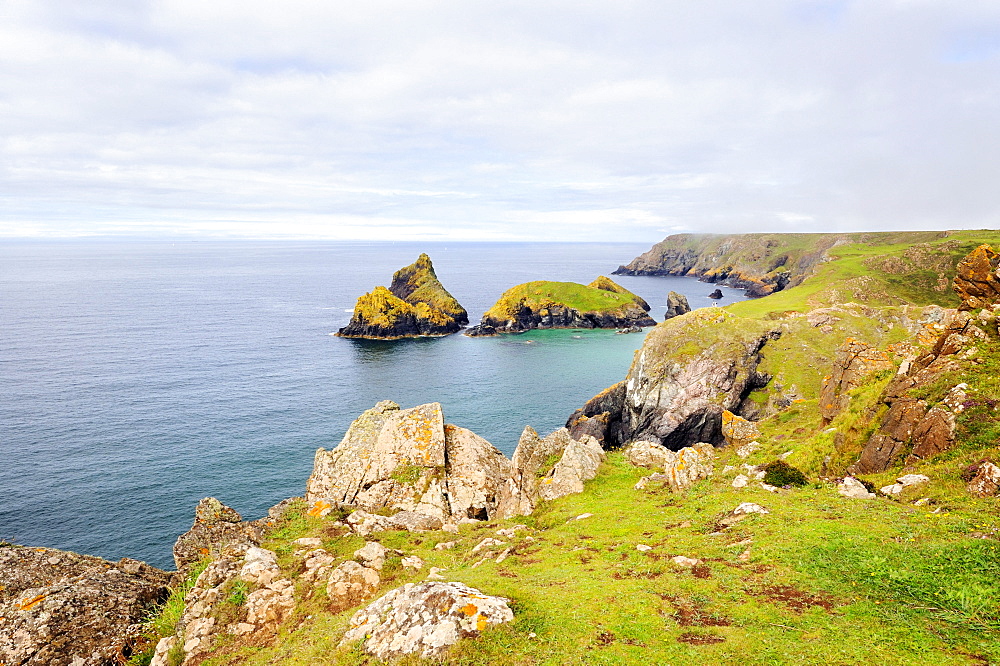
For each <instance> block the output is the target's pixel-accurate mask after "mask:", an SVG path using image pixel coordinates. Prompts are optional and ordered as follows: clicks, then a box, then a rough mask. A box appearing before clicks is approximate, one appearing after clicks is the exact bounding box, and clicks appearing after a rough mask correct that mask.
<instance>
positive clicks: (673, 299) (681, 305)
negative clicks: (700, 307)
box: [663, 291, 691, 319]
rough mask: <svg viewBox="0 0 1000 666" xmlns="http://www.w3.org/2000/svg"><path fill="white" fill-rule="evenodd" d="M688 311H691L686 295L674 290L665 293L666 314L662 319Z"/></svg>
mask: <svg viewBox="0 0 1000 666" xmlns="http://www.w3.org/2000/svg"><path fill="white" fill-rule="evenodd" d="M688 312H691V305H690V304H689V303H688V299H687V296H685V295H684V294H678V293H677V292H676V291H672V292H670V293H669V294H667V314H666V315H664V317H663V318H664V319H672V318H673V317H679V316H681V315H682V314H687V313H688Z"/></svg>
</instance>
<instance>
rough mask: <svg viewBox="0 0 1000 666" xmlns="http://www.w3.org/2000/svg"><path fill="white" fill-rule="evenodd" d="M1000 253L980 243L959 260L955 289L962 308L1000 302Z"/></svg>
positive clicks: (968, 308)
mask: <svg viewBox="0 0 1000 666" xmlns="http://www.w3.org/2000/svg"><path fill="white" fill-rule="evenodd" d="M998 273H1000V254H997V253H996V252H995V251H994V250H993V248H991V247H990V246H989V245H980V246H979V247H977V248H976V249H975V250H973V251H972V252H970V253H969V254H968V255H967V256H966V257H965V258H964V259H962V260H961V261H960V262H958V268H957V274H956V275H955V283H954V284H955V291H956V292H958V296H959V297H960V298H961V299H962V305H960V306H959V309H960V310H975V309H977V308H982V307H986V306H988V305H992V304H994V303H997V302H1000V275H998Z"/></svg>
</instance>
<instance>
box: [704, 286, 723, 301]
mask: <svg viewBox="0 0 1000 666" xmlns="http://www.w3.org/2000/svg"><path fill="white" fill-rule="evenodd" d="M724 296H725V294H723V293H722V290H721V289H716V290H715V291H713V292H712V293H711V294H709V295H708V297H709V298H714V299H715V300H719V299H720V298H723V297H724Z"/></svg>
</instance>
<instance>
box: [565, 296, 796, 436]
mask: <svg viewBox="0 0 1000 666" xmlns="http://www.w3.org/2000/svg"><path fill="white" fill-rule="evenodd" d="M779 336H780V328H779V326H778V325H776V324H774V323H773V322H771V323H768V322H752V321H747V320H745V319H741V318H739V317H733V316H731V315H729V314H728V313H726V312H724V311H721V310H705V311H699V312H695V313H692V314H688V315H685V316H684V317H679V318H674V319H670V320H668V321H666V322H664V323H662V324H660V325H659V326H657V327H656V328H655V329H653V330H652V331H651V332H650V333H649V335H647V336H646V340H645V341H644V343H643V346H642V349H641V350H639V353H638V354H637V355H636V358H635V361H634V362H633V363H632V368H631V369H630V370H629V373H628V376H627V377H626V379H625V382H624V384H616V385H615V386H613V387H611V388H610V389H608V390H607V391H604V392H602V393H601V394H599V395H598V396H595V397H594V398H593V399H592V400H590V401H589V402H588V403H587V404H586V405H585V406H584V407H583V408H582V409H581V410H578V411H577V412H576V413H574V414H573V416H571V417H570V419H569V421H568V423H567V426H568V427H569V429H570V432H572V433H574V434H577V433H583V432H587V430H585V428H589V429H590V434H593V435H594V436H596V437H597V438H598V439H599V440H601V441H603V443H604V445H605V446H608V447H615V446H620V445H621V444H624V443H626V442H629V441H637V440H646V441H653V442H657V443H660V444H662V445H664V446H666V447H667V448H669V449H672V450H675V451H676V450H679V449H681V448H683V447H685V446H690V445H693V444H695V443H698V442H711V443H714V444H721V443H722V442H723V436H722V414H723V412H724V411H727V410H728V411H732V412H739V411H740V407H741V404H742V403H743V402H744V400H746V398H747V396H748V395H749V393H750V392H751V391H753V390H754V389H757V388H761V387H763V386H766V385H767V383H768V382H769V381H770V377H769V376H767V375H765V374H761V373H759V372H758V371H757V366H758V365H759V364H760V362H761V350H762V349H763V348H764V346H765V344H767V342H768V341H770V340H774V339H777V338H778V337H779ZM602 423H603V424H606V427H604V428H603V430H602V429H601V424H602Z"/></svg>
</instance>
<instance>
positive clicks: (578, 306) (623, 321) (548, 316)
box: [466, 275, 656, 336]
mask: <svg viewBox="0 0 1000 666" xmlns="http://www.w3.org/2000/svg"><path fill="white" fill-rule="evenodd" d="M655 324H656V322H655V321H653V319H652V318H651V317H650V316H649V304H648V303H647V302H646V301H645V300H643V299H642V298H640V297H639V296H636V295H635V294H633V293H632V292H630V291H629V290H627V289H625V288H624V287H622V286H621V285H619V284H616V283H615V282H614V281H612V280H611V279H609V278H607V277H605V276H603V275H602V276H600V277H598V278H597V279H596V280H594V281H593V282H591V283H590V284H589V285H586V286H584V285H582V284H577V283H575V282H546V281H538V282H527V283H525V284H520V285H517V286H516V287H512V288H510V289H508V290H507V291H505V292H504V293H503V295H502V296H501V297H500V299H499V300H498V301H497V302H496V303H495V304H494V305H493V307H491V308H490V309H489V310H487V311H486V313H485V314H483V320H482V322H481V323H480V324H479V325H478V326H475V327H473V328H471V329H469V330H468V331H466V335H469V336H484V335H497V334H498V333H523V332H524V331H530V330H532V329H536V328H617V329H622V328H625V329H628V328H631V327H633V326H636V327H642V326H653V325H655Z"/></svg>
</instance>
